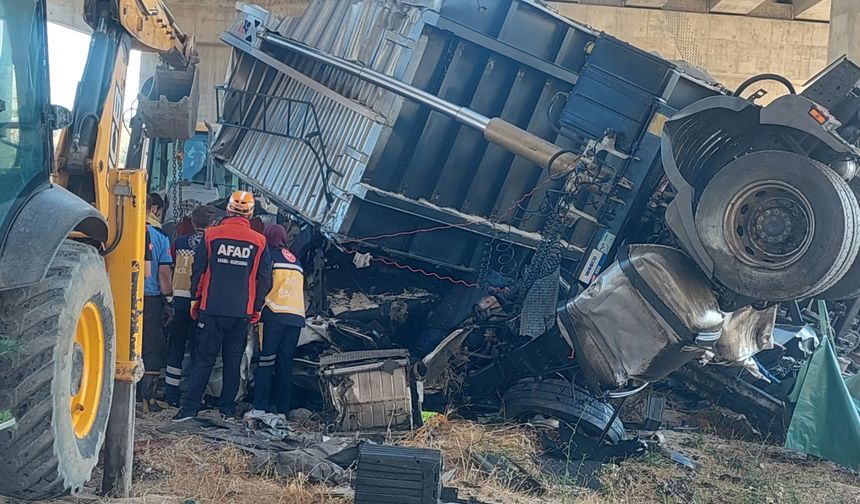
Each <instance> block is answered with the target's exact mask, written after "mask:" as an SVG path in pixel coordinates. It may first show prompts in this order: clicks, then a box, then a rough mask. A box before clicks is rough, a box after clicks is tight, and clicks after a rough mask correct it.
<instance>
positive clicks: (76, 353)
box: [0, 240, 115, 500]
mask: <svg viewBox="0 0 860 504" xmlns="http://www.w3.org/2000/svg"><path fill="white" fill-rule="evenodd" d="M0 338H2V339H4V340H7V343H8V346H11V348H12V350H11V352H10V353H8V354H6V355H5V356H2V357H0V410H8V411H9V412H11V414H12V415H13V416H14V417H15V419H16V421H17V424H16V426H15V427H13V428H11V429H8V430H5V431H2V432H0V453H2V456H0V495H6V496H10V497H13V498H19V499H28V500H39V499H46V498H50V497H55V496H58V495H61V494H64V493H67V492H69V491H71V492H77V491H78V490H80V489H81V487H83V485H84V483H86V482H87V481H88V480H89V479H90V476H91V474H92V471H93V468H94V467H95V465H96V462H98V454H99V450H100V448H101V446H102V443H103V442H104V436H105V429H106V427H107V421H108V414H109V412H110V402H111V395H112V393H113V375H114V370H115V355H114V352H115V350H114V349H115V320H114V312H113V300H112V298H111V292H110V283H109V281H108V276H107V272H106V271H105V265H104V261H103V260H102V258H101V257H100V256H99V254H98V252H97V251H96V249H95V248H93V247H91V246H89V245H85V244H82V243H77V242H73V241H69V240H66V241H65V242H64V243H63V244H62V245H61V246H60V249H59V251H58V252H57V256H56V257H55V258H54V261H53V263H52V264H51V267H50V269H49V270H48V274H47V276H46V278H45V279H44V280H43V281H41V282H40V283H38V284H36V285H33V286H30V287H24V288H20V289H14V290H10V291H6V292H3V293H0Z"/></svg>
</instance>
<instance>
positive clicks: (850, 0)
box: [829, 0, 860, 62]
mask: <svg viewBox="0 0 860 504" xmlns="http://www.w3.org/2000/svg"><path fill="white" fill-rule="evenodd" d="M830 15H831V21H830V52H829V57H830V61H833V60H835V59H836V58H838V57H840V56H842V55H843V54H847V55H848V56H849V57H850V58H851V59H853V60H854V61H855V62H860V2H858V0H833V2H832V3H831V11H830Z"/></svg>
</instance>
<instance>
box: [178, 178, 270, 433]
mask: <svg viewBox="0 0 860 504" xmlns="http://www.w3.org/2000/svg"><path fill="white" fill-rule="evenodd" d="M253 213H254V196H253V195H252V194H251V193H249V192H246V191H236V192H234V193H233V195H232V196H231V197H230V200H229V201H228V203H227V217H226V218H224V219H223V220H222V221H221V223H220V224H218V225H217V226H212V227H210V228H209V229H207V230H206V231H205V232H204V234H203V240H202V241H201V242H200V244H199V245H198V246H197V250H196V251H195V252H194V266H193V268H192V276H191V292H193V293H194V296H195V299H194V300H193V301H192V302H191V310H190V311H191V316H192V318H195V319H197V320H198V324H197V329H198V333H197V348H196V353H195V358H194V364H193V368H192V371H191V379H190V384H189V387H188V393H187V394H186V395H185V396H184V397H183V398H182V407H181V408H180V409H179V412H177V414H176V416H175V417H174V420H176V421H182V420H186V419H189V418H193V417H195V416H197V411H198V410H199V409H200V405H201V402H202V400H203V393H204V391H205V390H206V385H207V383H208V382H209V375H210V374H211V372H212V366H213V365H214V364H215V359H216V358H217V356H218V353H219V352H221V358H222V360H223V363H224V370H223V385H222V387H221V398H220V401H219V410H220V411H221V414H223V415H224V416H227V417H231V416H235V415H236V393H237V392H238V390H239V368H240V366H241V363H242V354H243V353H244V350H245V342H246V338H247V333H248V323H249V322H250V323H251V324H254V323H256V322H257V321H259V319H260V310H262V309H263V302H264V300H265V297H266V293H267V292H269V288H270V287H271V282H272V265H271V263H270V259H269V252H268V249H267V247H266V239H265V238H264V237H263V235H261V234H260V233H257V232H256V231H254V230H252V229H251V225H250V221H249V219H250V218H251V216H252V215H253Z"/></svg>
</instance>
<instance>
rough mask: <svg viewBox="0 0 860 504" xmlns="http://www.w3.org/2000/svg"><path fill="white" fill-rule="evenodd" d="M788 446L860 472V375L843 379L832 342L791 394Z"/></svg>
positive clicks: (805, 368) (811, 362) (815, 356)
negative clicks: (791, 407)
mask: <svg viewBox="0 0 860 504" xmlns="http://www.w3.org/2000/svg"><path fill="white" fill-rule="evenodd" d="M788 398H789V401H790V402H791V403H793V405H794V414H793V415H792V417H791V423H790V424H789V427H788V434H787V436H786V441H785V446H786V448H790V449H792V450H796V451H799V452H802V453H808V454H810V455H815V456H817V457H821V458H823V459H825V460H830V461H833V462H836V463H837V464H840V465H843V466H846V467H850V468H852V469H855V470H860V375H857V376H853V377H851V378H849V379H848V380H843V379H842V373H841V372H840V370H839V362H838V361H837V360H836V352H835V351H834V350H833V345H832V344H831V343H830V339H829V338H824V341H823V342H822V344H821V346H820V347H818V349H816V350H815V353H814V354H813V355H812V357H811V358H810V359H809V360H808V361H807V362H806V364H804V366H803V367H802V368H801V369H800V372H799V374H798V376H797V381H796V382H795V385H794V388H793V390H792V391H791V394H789V397H788Z"/></svg>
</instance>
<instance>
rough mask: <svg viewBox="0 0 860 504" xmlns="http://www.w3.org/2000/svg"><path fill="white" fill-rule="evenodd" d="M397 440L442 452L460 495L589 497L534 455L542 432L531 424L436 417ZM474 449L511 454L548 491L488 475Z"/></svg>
mask: <svg viewBox="0 0 860 504" xmlns="http://www.w3.org/2000/svg"><path fill="white" fill-rule="evenodd" d="M395 441H396V442H397V444H400V445H403V446H410V447H416V448H436V449H438V450H440V451H442V454H443V456H444V458H445V469H446V471H450V470H453V476H452V478H451V480H450V481H448V482H447V485H448V486H454V487H458V488H460V489H461V493H464V494H466V495H470V496H473V497H476V498H478V499H480V500H482V501H484V502H499V503H505V504H520V503H522V504H526V503H558V504H567V503H575V502H582V500H581V499H582V497H583V496H586V495H588V492H587V491H585V490H582V489H580V488H577V487H572V486H569V485H565V484H562V482H560V481H558V480H554V479H553V478H551V477H548V476H546V475H545V473H544V471H543V470H542V468H541V466H540V463H539V461H538V459H536V457H535V455H536V454H537V453H538V452H539V451H540V446H539V442H538V438H537V434H536V432H535V431H534V430H533V429H531V428H529V427H526V426H520V425H511V424H498V425H493V424H490V425H483V424H478V423H475V422H469V421H465V420H449V419H448V418H446V417H444V416H437V417H435V418H433V419H431V421H429V422H427V424H425V425H424V427H422V428H421V429H418V430H417V431H415V432H414V433H413V434H411V435H409V436H406V437H404V438H401V439H398V440H395ZM472 453H497V454H500V455H504V456H506V457H507V458H509V459H510V460H512V461H514V462H516V463H517V464H519V465H520V466H521V467H522V468H524V469H525V470H526V471H528V472H529V473H530V474H531V475H532V476H533V477H535V478H536V479H537V480H538V481H540V482H541V483H543V484H544V486H545V487H546V488H547V492H546V493H545V494H544V495H543V496H541V497H535V496H533V495H527V494H525V493H523V492H521V491H519V489H517V488H514V487H512V485H511V484H510V483H506V482H505V481H502V480H501V479H500V478H496V477H495V475H487V474H486V473H485V472H484V471H482V470H480V469H479V467H478V466H477V464H475V462H474V461H473V460H472V457H471V454H472Z"/></svg>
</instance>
